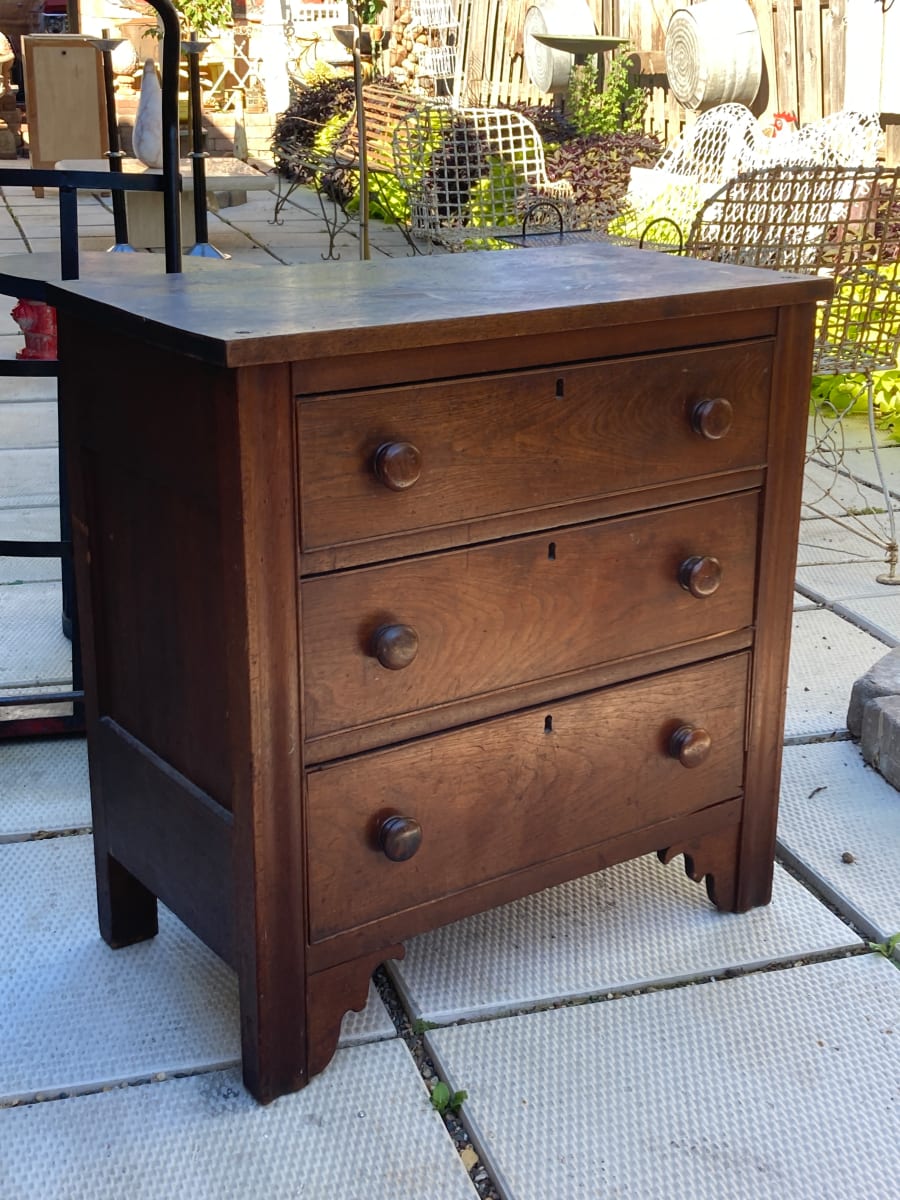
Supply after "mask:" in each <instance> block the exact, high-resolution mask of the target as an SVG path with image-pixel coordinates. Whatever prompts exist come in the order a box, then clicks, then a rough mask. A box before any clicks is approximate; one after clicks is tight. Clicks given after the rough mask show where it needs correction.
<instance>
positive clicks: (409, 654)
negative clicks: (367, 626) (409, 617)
mask: <svg viewBox="0 0 900 1200" xmlns="http://www.w3.org/2000/svg"><path fill="white" fill-rule="evenodd" d="M418 653H419V635H418V634H417V633H416V631H415V630H414V629H413V627H412V625H382V626H381V628H380V629H376V630H375V633H374V634H373V635H372V654H373V655H374V656H375V658H377V659H378V661H379V662H380V663H381V665H382V666H383V667H387V669H388V670H389V671H402V670H403V668H404V667H408V666H409V664H410V663H411V662H412V660H413V659H414V658H415V657H416V655H417V654H418Z"/></svg>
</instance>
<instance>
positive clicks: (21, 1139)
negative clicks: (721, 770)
mask: <svg viewBox="0 0 900 1200" xmlns="http://www.w3.org/2000/svg"><path fill="white" fill-rule="evenodd" d="M0 1126H2V1132H3V1136H2V1138H0V1178H2V1179H3V1184H4V1188H5V1190H6V1194H8V1195H9V1196H15V1197H24V1196H34V1197H41V1198H42V1200H49V1198H50V1197H53V1198H60V1200H61V1198H62V1197H74V1196H84V1197H96V1198H97V1200H99V1198H101V1197H102V1198H103V1200H123V1197H126V1196H127V1197H128V1198H129V1200H174V1198H175V1197H184V1198H187V1197H190V1200H207V1198H209V1200H213V1198H214V1200H247V1198H248V1197H257V1196H258V1197H260V1198H262V1197H265V1198H266V1200H281V1198H282V1197H284V1198H287V1197H298V1198H303V1200H305V1198H306V1197H309V1200H337V1198H343V1200H423V1197H440V1200H475V1197H476V1196H477V1193H476V1191H475V1189H474V1188H473V1187H472V1184H471V1183H470V1182H469V1179H468V1177H467V1176H466V1172H465V1169H464V1167H463V1165H462V1163H461V1162H460V1159H459V1156H458V1155H457V1154H456V1152H455V1151H454V1148H453V1144H452V1142H451V1141H450V1139H449V1137H448V1136H447V1133H446V1131H445V1130H444V1128H443V1126H442V1124H441V1119H440V1117H439V1116H438V1114H437V1113H436V1112H435V1111H434V1109H433V1108H432V1107H431V1106H430V1104H429V1103H428V1094H427V1092H426V1090H425V1087H424V1084H423V1083H422V1080H421V1078H420V1076H419V1074H418V1072H417V1071H416V1068H415V1065H414V1063H413V1060H412V1058H411V1056H410V1054H409V1051H408V1050H407V1049H406V1047H405V1046H404V1045H403V1044H402V1043H401V1042H397V1041H394V1042H383V1043H380V1044H374V1045H366V1046H358V1047H355V1048H353V1049H346V1050H339V1051H338V1052H337V1055H336V1056H335V1059H334V1061H333V1063H332V1065H331V1067H330V1068H329V1070H328V1071H327V1072H326V1073H325V1074H323V1075H320V1076H318V1077H317V1078H316V1079H314V1080H313V1081H312V1082H311V1083H310V1085H309V1086H308V1087H307V1088H306V1089H305V1090H304V1091H302V1092H299V1093H298V1094H296V1095H293V1096H285V1097H283V1098H282V1099H281V1100H277V1101H276V1102H275V1103H274V1104H272V1105H270V1106H269V1107H268V1108H260V1107H259V1106H258V1105H257V1104H255V1103H254V1101H253V1100H251V1099H250V1097H249V1096H248V1095H247V1093H246V1092H245V1091H244V1090H243V1088H242V1086H241V1080H240V1072H238V1071H236V1070H230V1071H213V1072H209V1073H205V1074H201V1075H193V1076H191V1077H190V1078H188V1079H174V1080H169V1081H166V1082H155V1083H150V1084H148V1085H146V1086H144V1087H130V1088H125V1089H121V1090H115V1091H111V1092H105V1093H98V1094H96V1095H92V1096H79V1097H74V1098H72V1099H69V1100H57V1101H54V1102H53V1103H50V1104H32V1105H28V1106H25V1107H21V1108H16V1109H10V1110H8V1111H7V1112H0Z"/></svg>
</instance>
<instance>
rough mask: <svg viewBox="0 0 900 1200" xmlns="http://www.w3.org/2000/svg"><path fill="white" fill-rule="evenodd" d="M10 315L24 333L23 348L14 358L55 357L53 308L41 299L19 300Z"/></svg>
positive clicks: (54, 313) (54, 311)
mask: <svg viewBox="0 0 900 1200" xmlns="http://www.w3.org/2000/svg"><path fill="white" fill-rule="evenodd" d="M10 315H11V316H12V318H13V320H14V321H15V322H16V324H17V325H18V326H19V328H20V329H21V330H22V332H23V333H24V334H25V349H24V350H20V351H19V352H18V354H17V355H16V358H39V359H43V360H50V361H52V360H53V359H55V358H56V357H57V348H56V309H55V308H52V307H51V306H50V305H49V304H45V303H44V301H43V300H19V301H18V303H17V304H16V307H15V308H14V309H13V310H12V312H11V314H10Z"/></svg>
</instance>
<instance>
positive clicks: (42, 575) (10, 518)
mask: <svg viewBox="0 0 900 1200" xmlns="http://www.w3.org/2000/svg"><path fill="white" fill-rule="evenodd" d="M58 539H59V505H58V504H48V505H44V506H43V507H41V508H25V507H24V506H23V507H16V508H0V541H17V542H18V541H22V542H24V541H34V542H54V541H57V540H58ZM61 574H62V563H61V561H60V559H58V558H20V557H18V556H17V557H12V556H2V557H0V584H3V583H18V582H28V583H37V582H45V581H47V580H53V579H59V578H60V576H61ZM0 641H2V639H0Z"/></svg>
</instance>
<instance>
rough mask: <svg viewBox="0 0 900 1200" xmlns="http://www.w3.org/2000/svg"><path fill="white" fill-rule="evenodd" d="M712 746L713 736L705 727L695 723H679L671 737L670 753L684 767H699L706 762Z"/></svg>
mask: <svg viewBox="0 0 900 1200" xmlns="http://www.w3.org/2000/svg"><path fill="white" fill-rule="evenodd" d="M711 748H712V738H711V737H710V736H709V734H708V733H707V731H706V730H705V729H697V728H696V727H695V726H694V725H679V727H678V728H677V729H676V730H675V732H674V733H673V734H672V736H671V737H670V738H669V754H670V755H671V756H672V758H677V759H678V761H679V762H680V763H681V765H682V766H683V767H699V766H700V764H701V763H703V762H706V760H707V758H708V757H709V752H710V750H711Z"/></svg>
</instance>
